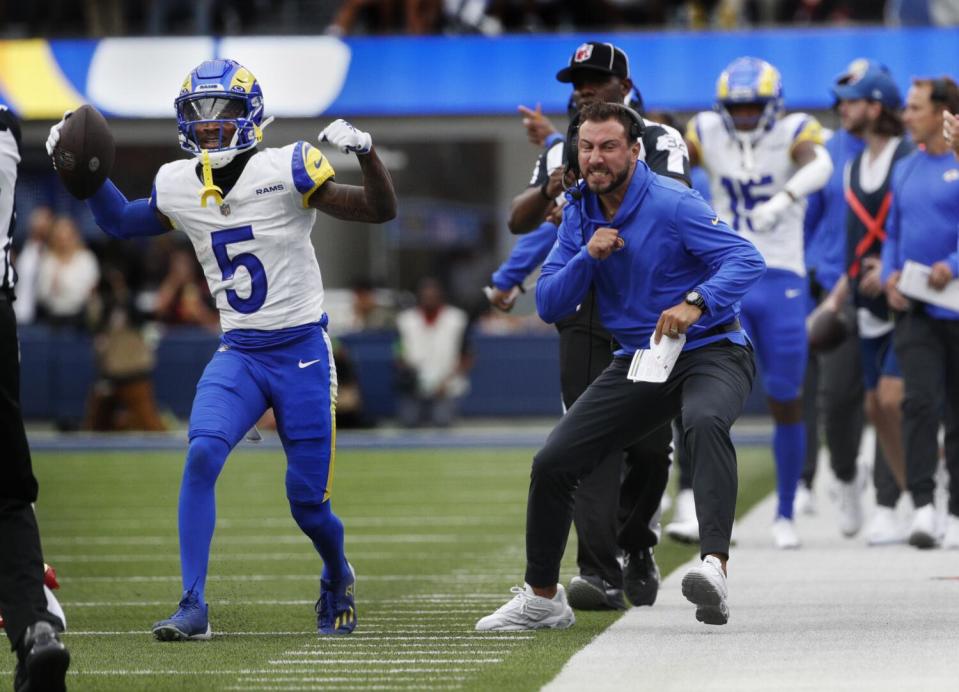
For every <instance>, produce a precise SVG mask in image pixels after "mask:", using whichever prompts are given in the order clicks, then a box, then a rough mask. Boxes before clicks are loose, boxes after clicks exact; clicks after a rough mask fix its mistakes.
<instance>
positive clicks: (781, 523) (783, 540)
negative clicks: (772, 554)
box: [772, 517, 802, 550]
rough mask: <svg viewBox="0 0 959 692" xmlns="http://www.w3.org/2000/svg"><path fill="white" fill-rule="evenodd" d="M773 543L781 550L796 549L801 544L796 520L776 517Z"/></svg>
mask: <svg viewBox="0 0 959 692" xmlns="http://www.w3.org/2000/svg"><path fill="white" fill-rule="evenodd" d="M772 533H773V545H775V546H776V547H777V548H779V549H780V550H795V549H796V548H798V547H799V546H800V545H802V544H801V543H800V541H799V535H798V534H797V533H796V522H794V521H793V520H792V519H787V518H786V517H776V521H774V522H773V528H772Z"/></svg>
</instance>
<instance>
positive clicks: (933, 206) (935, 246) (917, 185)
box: [882, 150, 959, 320]
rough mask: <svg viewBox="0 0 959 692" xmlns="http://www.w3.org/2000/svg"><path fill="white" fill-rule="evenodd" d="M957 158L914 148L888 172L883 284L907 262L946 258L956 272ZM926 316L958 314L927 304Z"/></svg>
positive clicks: (958, 317)
mask: <svg viewBox="0 0 959 692" xmlns="http://www.w3.org/2000/svg"><path fill="white" fill-rule="evenodd" d="M957 223H959V161H956V157H955V156H954V155H953V153H952V152H951V151H947V152H946V153H945V154H940V155H938V156H932V155H931V154H927V153H926V152H925V151H922V150H916V151H914V152H912V153H911V154H909V155H908V156H904V157H903V158H901V159H900V160H899V161H898V162H896V164H895V168H893V171H892V206H891V207H890V208H889V218H888V220H887V221H886V241H885V242H884V243H883V246H882V283H883V285H884V286H885V285H886V281H887V280H888V279H889V275H890V274H892V273H893V272H894V271H901V270H902V265H903V264H904V263H905V261H906V260H913V261H914V262H919V263H921V264H927V265H933V264H935V263H936V262H946V263H948V264H949V268H950V269H951V270H952V275H953V276H954V277H956V276H959V255H957V250H956V246H957V226H956V224H957ZM926 312H927V313H928V314H929V316H930V317H934V318H936V319H943V320H959V313H957V312H953V311H952V310H947V309H946V308H941V307H939V306H936V305H927V306H926Z"/></svg>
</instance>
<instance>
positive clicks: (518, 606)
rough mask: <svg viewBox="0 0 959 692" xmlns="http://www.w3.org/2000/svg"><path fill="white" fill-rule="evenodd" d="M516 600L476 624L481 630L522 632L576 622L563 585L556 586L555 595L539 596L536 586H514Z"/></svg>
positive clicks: (558, 626) (561, 626) (560, 626)
mask: <svg viewBox="0 0 959 692" xmlns="http://www.w3.org/2000/svg"><path fill="white" fill-rule="evenodd" d="M511 591H512V592H513V594H515V595H514V596H513V600H511V601H509V602H508V603H507V604H506V605H504V606H501V607H500V608H499V610H497V611H496V612H494V613H491V614H490V615H487V616H486V617H485V618H482V619H480V620H479V622H477V623H476V631H477V632H521V631H524V630H540V629H560V630H561V629H566V628H567V627H570V626H571V625H573V624H574V623H575V622H576V616H575V615H573V609H572V608H570V607H569V603H567V602H566V591H565V590H564V589H563V585H562V584H557V585H556V595H555V596H553V597H552V598H545V597H543V596H537V595H536V594H535V593H533V587H531V586H530V585H529V584H525V585H524V588H520V587H519V586H514V587H513V588H512V589H511Z"/></svg>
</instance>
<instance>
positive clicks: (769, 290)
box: [686, 57, 833, 548]
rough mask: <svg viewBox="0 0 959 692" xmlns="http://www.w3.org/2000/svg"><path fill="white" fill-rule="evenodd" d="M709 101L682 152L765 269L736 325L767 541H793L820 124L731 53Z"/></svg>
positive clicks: (771, 72) (825, 161) (776, 80)
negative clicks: (765, 425)
mask: <svg viewBox="0 0 959 692" xmlns="http://www.w3.org/2000/svg"><path fill="white" fill-rule="evenodd" d="M716 99H717V107H716V110H714V111H706V112H702V113H699V114H697V115H696V116H695V117H694V118H693V119H692V120H690V121H689V125H688V128H687V133H686V139H687V141H688V142H689V158H690V160H691V161H692V163H693V164H696V163H700V164H702V166H703V167H704V168H705V169H706V171H707V173H709V176H710V180H711V184H712V200H713V205H714V207H715V209H716V211H717V212H718V213H719V215H720V217H721V218H722V219H723V220H724V221H726V222H727V223H729V225H730V226H732V227H733V228H734V229H735V230H736V231H737V232H738V233H739V234H740V235H742V236H743V237H744V238H747V239H748V240H750V241H751V242H752V243H753V244H754V245H755V246H756V247H757V248H758V249H759V251H760V252H761V253H762V255H763V258H764V259H765V260H766V264H767V266H768V267H769V271H768V272H767V273H766V274H765V276H764V277H763V278H762V279H761V280H760V281H759V282H758V283H757V284H756V286H755V287H754V288H753V289H752V290H751V291H750V292H749V294H748V295H747V296H746V297H745V298H744V299H743V306H742V307H743V314H742V316H743V326H744V327H745V328H746V331H747V333H748V334H749V336H750V338H751V339H752V340H753V343H754V345H755V347H756V353H757V355H758V356H759V361H760V363H761V364H762V367H763V384H764V386H765V388H766V393H767V395H768V397H769V406H770V409H771V411H772V415H773V419H774V420H775V430H774V433H773V453H774V456H775V459H776V479H777V486H776V488H777V492H778V496H779V506H778V508H777V512H776V518H775V521H774V522H773V526H772V533H773V542H774V544H775V545H776V546H777V547H779V548H798V547H799V544H800V541H799V537H798V536H797V534H796V529H795V524H794V522H793V498H794V496H795V493H796V487H797V485H798V483H799V478H800V476H801V474H802V467H803V462H804V458H805V441H806V433H805V426H804V424H803V420H802V399H801V393H802V383H803V376H804V371H805V367H806V323H805V319H806V306H807V299H806V290H807V286H806V280H805V272H806V265H805V263H804V262H803V240H804V238H803V216H804V214H805V206H806V203H805V198H806V196H807V195H808V194H810V193H812V192H815V191H816V190H818V189H820V188H821V187H823V185H825V184H826V182H827V181H828V180H829V176H830V175H831V174H832V170H833V165H832V161H831V159H830V158H829V153H828V152H827V151H826V149H825V148H824V147H823V146H822V144H823V134H822V127H821V126H820V125H819V123H818V122H817V121H816V119H815V118H813V117H812V116H809V115H807V114H805V113H791V114H789V115H783V88H782V80H781V79H780V76H779V72H778V71H777V70H776V68H775V67H773V66H772V65H770V64H769V63H767V62H765V61H763V60H759V59H757V58H748V57H747V58H739V59H737V60H735V61H733V62H732V63H730V65H729V66H728V67H727V68H726V69H725V70H724V71H723V73H722V74H721V75H720V77H719V80H718V82H717V85H716Z"/></svg>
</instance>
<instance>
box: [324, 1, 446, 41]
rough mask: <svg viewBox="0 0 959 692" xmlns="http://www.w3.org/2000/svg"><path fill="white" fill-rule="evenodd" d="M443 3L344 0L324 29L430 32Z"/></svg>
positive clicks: (335, 32) (339, 33)
mask: <svg viewBox="0 0 959 692" xmlns="http://www.w3.org/2000/svg"><path fill="white" fill-rule="evenodd" d="M442 3H443V0H344V2H343V4H342V5H341V6H340V9H339V11H338V12H337V13H336V16H335V17H334V18H333V22H332V23H331V24H330V25H329V26H328V27H327V29H326V32H327V33H328V34H332V35H334V36H344V35H347V34H352V33H364V32H365V33H376V34H394V33H402V32H404V31H405V32H406V33H408V34H432V33H436V31H437V30H438V29H439V26H440V17H441V9H442ZM357 29H360V30H364V31H356V30H357Z"/></svg>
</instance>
